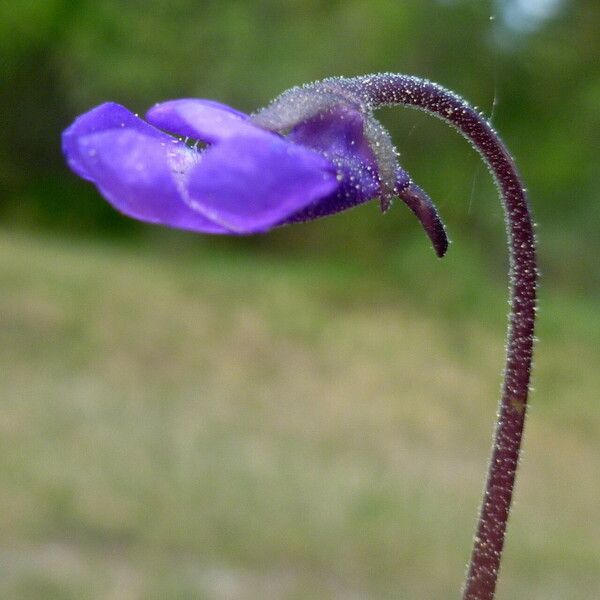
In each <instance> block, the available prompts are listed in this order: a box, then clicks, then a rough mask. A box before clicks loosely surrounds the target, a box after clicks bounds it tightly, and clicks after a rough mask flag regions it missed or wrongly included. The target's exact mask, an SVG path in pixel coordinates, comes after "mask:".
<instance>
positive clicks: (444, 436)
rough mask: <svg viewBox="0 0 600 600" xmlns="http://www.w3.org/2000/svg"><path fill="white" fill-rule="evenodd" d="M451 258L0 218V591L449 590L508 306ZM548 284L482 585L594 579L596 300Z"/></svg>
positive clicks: (550, 589)
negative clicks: (153, 237) (313, 253)
mask: <svg viewBox="0 0 600 600" xmlns="http://www.w3.org/2000/svg"><path fill="white" fill-rule="evenodd" d="M454 250H455V248H452V251H454ZM199 254H200V253H199ZM455 256H457V257H458V258H455V259H452V258H449V260H448V261H447V262H446V263H445V264H444V265H441V264H440V263H437V262H435V260H434V259H432V261H431V267H427V268H423V267H420V270H419V272H418V273H416V274H414V273H413V274H412V275H411V276H410V277H409V278H408V279H410V281H406V282H403V279H402V278H401V277H400V276H399V274H396V275H394V276H392V275H390V274H389V273H388V274H386V275H385V276H384V275H381V276H380V275H379V274H378V270H377V269H373V270H371V271H369V273H365V272H364V270H361V269H360V268H358V267H357V268H353V267H351V266H348V265H344V266H343V267H340V268H338V265H336V264H335V263H333V262H331V261H330V262H322V263H318V264H316V265H314V264H311V263H310V262H309V261H308V260H306V261H300V260H298V259H294V260H292V259H286V258H281V259H278V260H276V259H273V258H270V259H265V258H264V257H263V258H260V257H257V256H254V257H253V256H246V257H244V256H239V255H234V254H219V255H213V254H210V255H202V254H200V255H199V256H191V255H190V253H189V252H188V253H186V254H185V256H182V257H178V255H177V252H174V251H172V252H169V253H161V252H159V251H157V249H154V250H152V251H150V250H148V251H147V252H144V251H143V249H132V248H127V247H125V248H123V247H117V246H112V247H111V245H110V244H109V243H108V242H106V243H104V244H100V243H95V244H92V243H85V242H69V241H68V240H64V241H63V242H61V243H59V242H56V241H52V240H49V239H42V238H36V237H33V236H30V237H29V236H27V235H25V234H23V235H10V234H8V233H7V232H3V233H2V234H0V336H1V344H0V401H1V412H0V431H1V435H0V443H1V448H0V450H1V451H0V506H1V507H2V510H1V511H0V535H1V537H0V597H1V598H9V599H10V598H19V599H20V598H24V599H29V598H32V599H38V598H39V599H46V598H48V599H53V598H69V599H71V598H72V599H80V598H92V599H96V598H102V599H104V598H108V599H113V600H127V599H137V598H140V599H141V598H201V599H210V600H213V599H214V600H250V599H253V600H254V599H256V600H258V599H271V598H273V599H285V600H301V599H303V600H304V599H306V600H311V599H316V600H320V599H324V600H342V599H343V600H358V599H362V598H365V599H366V598H369V599H374V600H382V599H392V598H394V599H397V598H400V599H404V598H406V599H411V600H412V599H425V600H428V599H435V600H437V599H439V600H442V599H444V600H445V599H448V598H457V597H458V590H459V587H460V585H461V580H462V575H463V571H464V566H465V562H466V559H467V557H468V554H469V549H470V538H471V533H472V530H473V527H474V520H475V516H476V512H477V510H478V505H479V501H480V493H481V488H482V482H483V472H484V468H485V465H486V462H487V455H488V446H489V438H490V435H491V430H492V423H493V415H494V413H495V407H496V402H497V396H498V389H499V385H500V371H501V367H502V362H503V335H504V315H503V312H504V311H505V309H506V301H505V298H504V297H503V296H504V289H505V287H504V286H503V284H502V282H501V281H498V282H497V283H491V282H490V281H486V280H481V282H478V281H479V280H476V281H475V282H473V281H472V280H471V278H470V272H469V269H468V268H467V267H465V268H464V269H463V270H462V271H461V270H459V265H460V250H457V251H456V252H455ZM403 260H404V261H405V262H404V263H403V266H402V269H403V270H406V271H407V272H408V271H410V265H409V263H410V260H411V255H410V254H409V255H408V257H406V258H404V259H403ZM419 260H421V259H419ZM423 264H424V263H423ZM427 269H430V270H427ZM441 273H446V274H445V275H441ZM438 276H439V277H444V278H445V279H442V281H441V284H440V285H439V286H438V288H437V291H436V288H435V287H434V286H433V285H432V284H431V283H430V279H431V278H432V277H438ZM453 281H454V284H452V282H453ZM469 282H470V285H471V288H472V289H471V288H469V286H468V284H469ZM545 283H546V286H547V288H548V289H547V290H546V292H545V295H547V297H546V296H544V299H543V302H542V310H541V312H540V315H541V325H540V329H539V334H540V338H541V343H540V345H539V352H538V356H537V365H536V366H537V371H536V377H535V386H536V391H535V393H534V396H533V407H532V410H531V412H530V421H529V426H528V430H527V434H526V446H525V457H524V463H523V469H522V471H521V473H520V478H519V482H518V492H517V500H516V504H515V507H514V513H513V518H512V520H511V523H510V530H509V538H508V543H507V548H506V562H505V563H504V567H503V572H502V574H501V584H500V587H499V593H498V599H499V600H514V599H527V600H553V599H556V600H565V599H569V600H589V599H591V598H599V597H600V408H599V406H598V393H599V390H600V358H599V350H598V348H599V347H600V333H599V332H600V325H599V323H600V317H599V316H598V315H597V314H596V313H595V310H596V307H595V306H589V307H588V306H586V305H585V304H584V303H583V301H576V300H574V299H568V298H564V297H558V296H557V297H555V296H553V295H552V294H551V293H550V291H549V290H551V289H552V286H551V282H545ZM453 285H454V287H452V286H453ZM404 288H406V289H404ZM479 288H481V296H480V297H478V294H479V292H477V289H479ZM403 289H404V291H402V290H403ZM408 289H411V290H417V291H415V292H413V291H408ZM461 290H463V291H461ZM420 292H423V293H424V294H425V293H426V294H429V295H431V294H433V295H434V297H433V298H429V299H428V300H427V301H424V302H421V301H420V300H419V297H418V294H419V293H420ZM498 292H499V293H498ZM446 295H447V296H448V298H449V299H448V302H447V303H446V304H447V305H446V306H445V307H444V303H445V297H446ZM436 305H438V306H440V309H439V313H438V314H436V311H435V310H434V307H435V306H436ZM448 307H450V308H448Z"/></svg>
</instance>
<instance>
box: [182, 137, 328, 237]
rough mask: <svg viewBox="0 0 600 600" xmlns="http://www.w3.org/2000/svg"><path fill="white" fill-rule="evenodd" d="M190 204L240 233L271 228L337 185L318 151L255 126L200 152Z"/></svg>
mask: <svg viewBox="0 0 600 600" xmlns="http://www.w3.org/2000/svg"><path fill="white" fill-rule="evenodd" d="M188 186H189V195H190V201H191V202H192V206H193V207H194V208H196V209H198V210H200V211H202V212H203V213H204V214H205V215H206V216H207V217H208V218H209V219H210V220H211V221H213V222H215V223H218V224H220V225H222V226H223V227H225V228H227V229H229V230H231V231H232V232H235V233H238V234H250V233H259V232H263V231H267V230H268V229H270V228H271V227H273V226H276V225H278V224H281V223H283V222H285V220H286V219H287V218H288V217H289V216H290V215H292V214H294V213H296V212H298V211H299V210H302V209H303V208H305V207H307V206H309V205H310V204H312V203H314V202H316V201H318V200H319V199H320V198H323V197H326V196H327V195H328V194H330V193H332V192H333V190H335V189H336V188H337V186H338V180H337V177H336V169H335V167H334V165H333V164H332V163H331V162H329V161H328V160H327V159H326V158H324V157H323V156H321V155H320V154H318V153H316V152H314V151H312V150H310V149H307V148H303V147H302V146H299V145H296V144H293V143H291V142H289V141H287V140H284V139H282V138H280V137H279V136H277V135H275V134H272V133H268V132H265V131H262V130H260V129H258V128H257V129H256V130H255V131H254V132H253V133H252V135H241V136H236V137H234V138H231V139H228V140H225V141H223V142H221V143H219V144H216V145H215V146H213V147H211V148H210V149H208V150H207V151H205V152H204V153H203V154H202V158H201V160H200V161H199V162H198V164H197V165H196V166H194V167H193V168H192V170H191V172H190V176H189V182H188Z"/></svg>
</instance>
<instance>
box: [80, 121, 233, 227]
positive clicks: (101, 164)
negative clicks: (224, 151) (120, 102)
mask: <svg viewBox="0 0 600 600" xmlns="http://www.w3.org/2000/svg"><path fill="white" fill-rule="evenodd" d="M148 127H149V126H148ZM150 129H153V128H150ZM157 133H158V132H157ZM78 146H79V153H78V156H79V160H80V161H81V164H82V166H83V168H84V169H85V172H86V173H87V174H88V178H89V179H91V180H92V181H93V182H94V183H95V184H96V185H97V187H98V189H99V190H100V192H101V193H102V195H103V196H104V197H105V198H106V199H107V200H108V201H109V202H110V203H111V204H112V205H113V206H114V207H115V208H116V209H117V210H119V211H120V212H122V213H124V214H126V215H128V216H130V217H133V218H135V219H139V220H141V221H148V222H150V223H160V224H162V225H166V226H169V227H177V228H179V229H189V230H193V231H198V232H203V233H229V232H228V231H227V229H226V228H224V227H222V226H220V225H216V224H215V223H213V222H211V220H210V219H208V218H207V217H206V216H205V215H203V214H201V213H199V212H197V211H195V210H193V208H192V207H191V206H190V205H189V204H188V203H186V202H185V199H184V198H185V195H186V192H185V177H186V173H187V171H189V169H190V168H191V167H192V165H193V164H194V163H195V161H196V160H197V157H198V154H197V153H195V152H194V151H193V150H191V149H190V148H188V147H187V146H186V145H185V144H183V143H182V142H179V141H178V140H175V139H173V138H170V137H169V136H167V135H166V134H160V136H155V135H146V133H141V132H140V131H136V130H135V129H127V128H126V129H110V130H108V131H102V132H100V133H93V134H90V135H86V136H83V137H81V138H79V140H78Z"/></svg>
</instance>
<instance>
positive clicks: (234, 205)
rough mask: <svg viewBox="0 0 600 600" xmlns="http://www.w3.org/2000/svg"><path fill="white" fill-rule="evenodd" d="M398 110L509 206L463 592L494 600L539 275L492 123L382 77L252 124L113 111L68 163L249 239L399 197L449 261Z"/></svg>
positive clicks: (259, 116) (314, 88)
mask: <svg viewBox="0 0 600 600" xmlns="http://www.w3.org/2000/svg"><path fill="white" fill-rule="evenodd" d="M389 105H403V106H412V107H414V108H418V109H421V110H424V111H426V112H428V113H431V114H433V115H435V116H437V117H440V118H441V119H442V120H444V121H446V122H447V123H449V124H450V125H452V126H453V127H454V128H455V129H457V130H458V131H459V132H460V133H462V134H463V135H464V136H465V137H466V138H467V139H468V140H469V141H470V142H471V143H472V144H473V146H474V147H475V148H476V149H477V151H478V152H479V153H480V154H481V156H482V157H483V159H484V160H485V162H486V163H487V165H488V167H489V169H490V171H491V173H492V175H493V177H494V179H495V181H496V183H497V185H498V188H499V190H500V194H501V196H502V200H503V203H504V210H505V214H506V227H507V233H508V242H509V244H508V245H509V253H510V280H511V285H512V287H511V312H510V320H509V328H508V344H507V360H506V369H505V372H504V386H503V390H502V398H501V401H500V410H499V416H498V423H497V426H496V431H495V436H494V443H493V451H492V458H491V461H490V467H489V474H488V479H487V484H486V489H485V495H484V500H483V506H482V508H481V514H480V518H479V524H478V527H477V533H476V536H475V544H474V548H473V553H472V556H471V562H470V565H469V571H468V575H467V580H466V583H465V588H464V600H492V598H493V597H494V591H495V588H496V581H497V578H498V570H499V568H500V560H501V556H502V547H503V545H504V534H505V532H506V524H507V521H508V515H509V511H510V504H511V499H512V493H513V488H514V482H515V475H516V471H517V466H518V463H519V451H520V447H521V438H522V435H523V426H524V423H525V414H526V406H527V394H528V390H529V378H530V371H531V359H532V351H533V339H534V338H533V329H534V320H535V301H536V300H535V294H536V280H537V272H536V260H535V240H534V234H533V224H532V221H531V215H530V212H529V207H528V204H527V197H526V194H525V189H524V188H523V185H522V183H521V180H520V178H519V175H518V173H517V170H516V168H515V165H514V162H513V159H512V158H511V156H510V154H509V153H508V151H507V149H506V148H505V147H504V144H503V143H502V142H501V141H500V139H499V138H498V136H497V135H496V133H495V132H494V130H493V129H492V127H491V126H490V124H489V123H488V122H487V120H486V119H485V117H483V116H482V115H480V114H479V113H478V112H477V111H476V110H474V109H473V108H472V107H471V106H469V105H468V104H467V103H466V102H465V101H464V100H463V99H462V98H460V97H459V96H457V95H455V94H453V93H452V92H450V91H448V90H446V89H444V88H443V87H441V86H439V85H437V84H434V83H431V82H429V81H426V80H424V79H419V78H417V77H410V76H407V75H395V74H380V75H368V76H364V77H355V78H352V79H346V78H331V79H325V80H323V81H319V82H316V83H312V84H309V85H305V86H301V87H296V88H292V89H290V90H288V91H286V92H284V93H283V94H281V96H279V97H278V98H276V99H275V100H274V101H273V102H272V103H271V104H269V105H268V106H267V107H266V108H264V109H262V110H260V111H258V112H257V113H255V114H254V115H247V114H244V113H241V112H239V111H237V110H235V109H233V108H231V107H228V106H225V105H223V104H220V103H218V102H214V101H212V100H203V99H198V98H189V99H179V100H171V101H167V102H163V103H161V104H157V105H155V106H153V107H152V108H151V109H150V110H149V111H148V112H147V114H146V120H143V119H141V118H140V117H138V116H137V115H134V114H133V113H132V112H131V111H129V110H127V109H126V108H125V107H124V106H121V105H118V104H115V103H111V102H107V103H105V104H101V105H100V106H97V107H96V108H94V109H92V110H90V111H88V112H87V113H85V114H83V115H81V116H80V117H78V118H77V119H76V120H75V121H74V122H73V124H72V125H71V126H70V127H69V128H67V129H66V130H65V131H64V132H63V151H64V154H65V157H66V159H67V162H68V164H69V166H70V167H71V169H72V170H73V171H74V172H75V173H77V174H78V175H79V176H80V177H82V178H84V179H87V180H88V181H90V182H92V183H94V185H96V187H97V188H98V190H99V192H100V193H101V194H102V195H103V196H104V197H105V198H106V200H107V201H108V202H110V203H111V204H112V205H113V206H114V207H115V208H116V209H117V210H119V211H120V212H122V213H124V214H126V215H128V216H130V217H133V218H135V219H138V220H141V221H146V222H150V223H156V224H160V225H164V226H167V227H175V228H178V229H187V230H190V231H195V232H197V233H206V234H217V235H251V234H256V233H263V232H267V231H270V230H271V229H273V228H276V227H281V226H283V225H289V224H292V223H298V222H302V221H309V220H312V219H318V218H320V217H324V216H327V215H331V214H334V213H337V212H340V211H343V210H346V209H349V208H352V207H353V206H357V205H358V204H362V203H364V202H368V201H370V200H374V199H377V200H378V201H379V203H380V206H381V209H382V211H383V212H387V210H388V209H389V208H390V206H391V204H392V201H393V199H394V198H399V199H400V200H402V201H403V202H404V204H405V205H406V206H407V207H408V208H409V209H410V210H411V211H412V212H413V214H414V215H415V216H416V217H417V219H418V220H419V221H420V223H421V225H422V227H423V229H424V231H425V233H426V234H427V236H428V237H429V239H430V241H431V244H432V246H433V249H434V251H435V252H436V254H437V255H438V256H439V257H442V256H443V255H444V254H445V253H446V250H447V248H448V238H447V236H446V231H445V228H444V225H443V223H442V221H441V219H440V217H439V215H438V212H437V209H436V208H435V206H434V204H433V203H432V201H431V199H430V198H429V196H428V195H427V194H426V193H425V192H424V191H423V190H422V189H421V188H420V187H419V186H418V185H416V184H415V182H414V181H413V180H412V178H411V177H410V175H409V174H408V173H407V172H406V171H405V170H404V169H402V167H401V166H400V165H399V164H398V156H397V152H396V150H395V148H394V145H393V143H392V140H391V137H390V136H389V134H388V132H387V131H386V130H385V129H384V128H383V126H382V125H381V124H380V123H379V122H378V121H377V120H376V119H375V117H374V116H373V110H375V109H377V108H379V107H381V106H389ZM167 132H168V133H167ZM184 138H185V140H186V141H187V140H188V139H190V138H191V140H192V142H194V143H193V144H192V145H191V146H190V145H189V144H188V143H186V142H185V141H184ZM196 142H202V143H203V144H202V146H200V147H198V143H196Z"/></svg>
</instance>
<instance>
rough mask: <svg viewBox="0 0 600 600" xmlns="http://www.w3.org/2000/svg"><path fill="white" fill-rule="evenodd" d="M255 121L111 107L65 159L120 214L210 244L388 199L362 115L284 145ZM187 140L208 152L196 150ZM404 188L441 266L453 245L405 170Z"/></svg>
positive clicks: (165, 107)
mask: <svg viewBox="0 0 600 600" xmlns="http://www.w3.org/2000/svg"><path fill="white" fill-rule="evenodd" d="M256 121H257V122H254V121H253V120H252V119H251V118H250V117H249V116H248V115H246V114H244V113H241V112H239V111H237V110H235V109H232V108H230V107H228V106H225V105H222V104H219V103H218V102H214V101H210V100H201V99H180V100H172V101H167V102H164V103H161V104H157V105H155V106H153V107H152V108H151V109H150V110H149V111H148V113H147V115H146V121H144V120H142V119H140V118H139V117H138V116H137V115H134V114H133V113H131V112H130V111H129V110H127V109H126V108H125V107H123V106H121V105H119V104H115V103H105V104H102V105H100V106H98V107H96V108H94V109H92V110H91V111H89V112H87V113H85V114H83V115H82V116H80V117H79V118H77V119H76V120H75V121H74V123H73V124H72V125H71V126H70V127H69V128H68V129H66V130H65V132H64V133H63V151H64V154H65V156H66V158H67V161H68V164H69V166H70V167H71V168H72V169H73V171H75V172H76V173H77V174H78V175H80V176H81V177H83V178H85V179H88V180H90V181H92V182H93V183H94V184H95V185H96V186H97V187H98V189H99V191H100V192H101V193H102V195H103V196H104V197H105V198H106V199H107V200H108V201H109V202H110V203H111V204H112V205H113V206H114V207H115V208H117V209H118V210H119V211H121V212H123V213H125V214H127V215H129V216H132V217H134V218H136V219H139V220H143V221H149V222H153V223H160V224H163V225H167V226H170V227H176V228H180V229H189V230H193V231H199V232H204V233H235V234H251V233H257V232H264V231H267V230H269V229H271V228H273V227H275V226H278V225H282V224H285V223H290V222H294V221H298V220H306V219H312V218H316V217H319V216H323V215H325V214H330V213H334V212H338V211H340V210H343V209H345V208H349V207H350V206H353V205H356V204H359V203H361V202H365V201H367V200H370V199H372V198H375V197H383V196H382V193H383V188H384V186H383V185H382V181H381V178H380V168H379V162H378V160H379V157H378V156H377V153H376V152H374V150H373V148H372V144H370V141H371V140H370V139H369V136H368V135H366V134H365V130H366V121H365V115H364V114H363V113H361V111H360V109H359V107H357V106H356V105H354V104H353V103H350V102H349V103H346V104H344V103H339V102H338V103H334V104H333V105H332V106H330V107H329V108H328V109H326V110H325V109H323V110H321V112H317V113H316V114H313V115H312V117H309V118H306V119H304V120H301V121H300V122H297V123H296V124H295V126H294V127H292V129H291V131H289V132H288V133H287V135H286V136H285V137H284V136H282V135H281V134H280V133H278V132H273V131H268V130H267V129H265V128H264V125H263V124H261V123H260V119H256ZM261 125H263V126H261ZM165 131H168V132H170V133H172V134H174V135H175V136H178V137H173V136H172V135H169V134H167V133H165ZM179 136H180V137H179ZM184 137H185V138H191V139H193V140H197V141H201V142H203V143H207V144H209V146H208V148H205V149H202V150H197V149H196V148H192V147H190V146H188V145H187V144H186V143H184V142H183V141H182V139H180V138H184ZM392 150H393V148H392ZM393 160H394V162H393V163H392V167H393V166H394V165H396V163H395V157H393ZM388 171H389V169H388ZM392 176H393V172H392ZM395 176H396V177H395V180H394V181H393V183H392V192H396V193H397V194H398V195H399V196H400V197H401V198H402V199H403V200H404V201H405V202H406V203H407V204H408V205H409V207H410V208H411V210H413V212H414V213H415V214H416V215H417V217H418V218H419V219H420V220H421V222H422V224H423V226H424V228H425V230H426V232H427V233H428V235H429V236H430V238H431V239H432V241H433V243H434V248H435V250H436V252H437V254H438V255H440V256H441V255H443V253H444V252H445V250H446V247H447V239H446V238H445V233H444V228H443V226H442V225H441V221H440V220H439V217H438V216H437V212H436V211H435V208H434V207H433V204H431V201H430V200H429V199H428V197H427V196H426V195H424V192H422V190H420V188H417V187H416V186H414V184H412V183H411V181H410V178H409V177H408V175H407V174H406V172H405V171H403V170H402V169H401V168H400V167H398V166H397V165H396V173H395ZM388 188H389V182H388ZM388 193H389V189H388Z"/></svg>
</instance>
